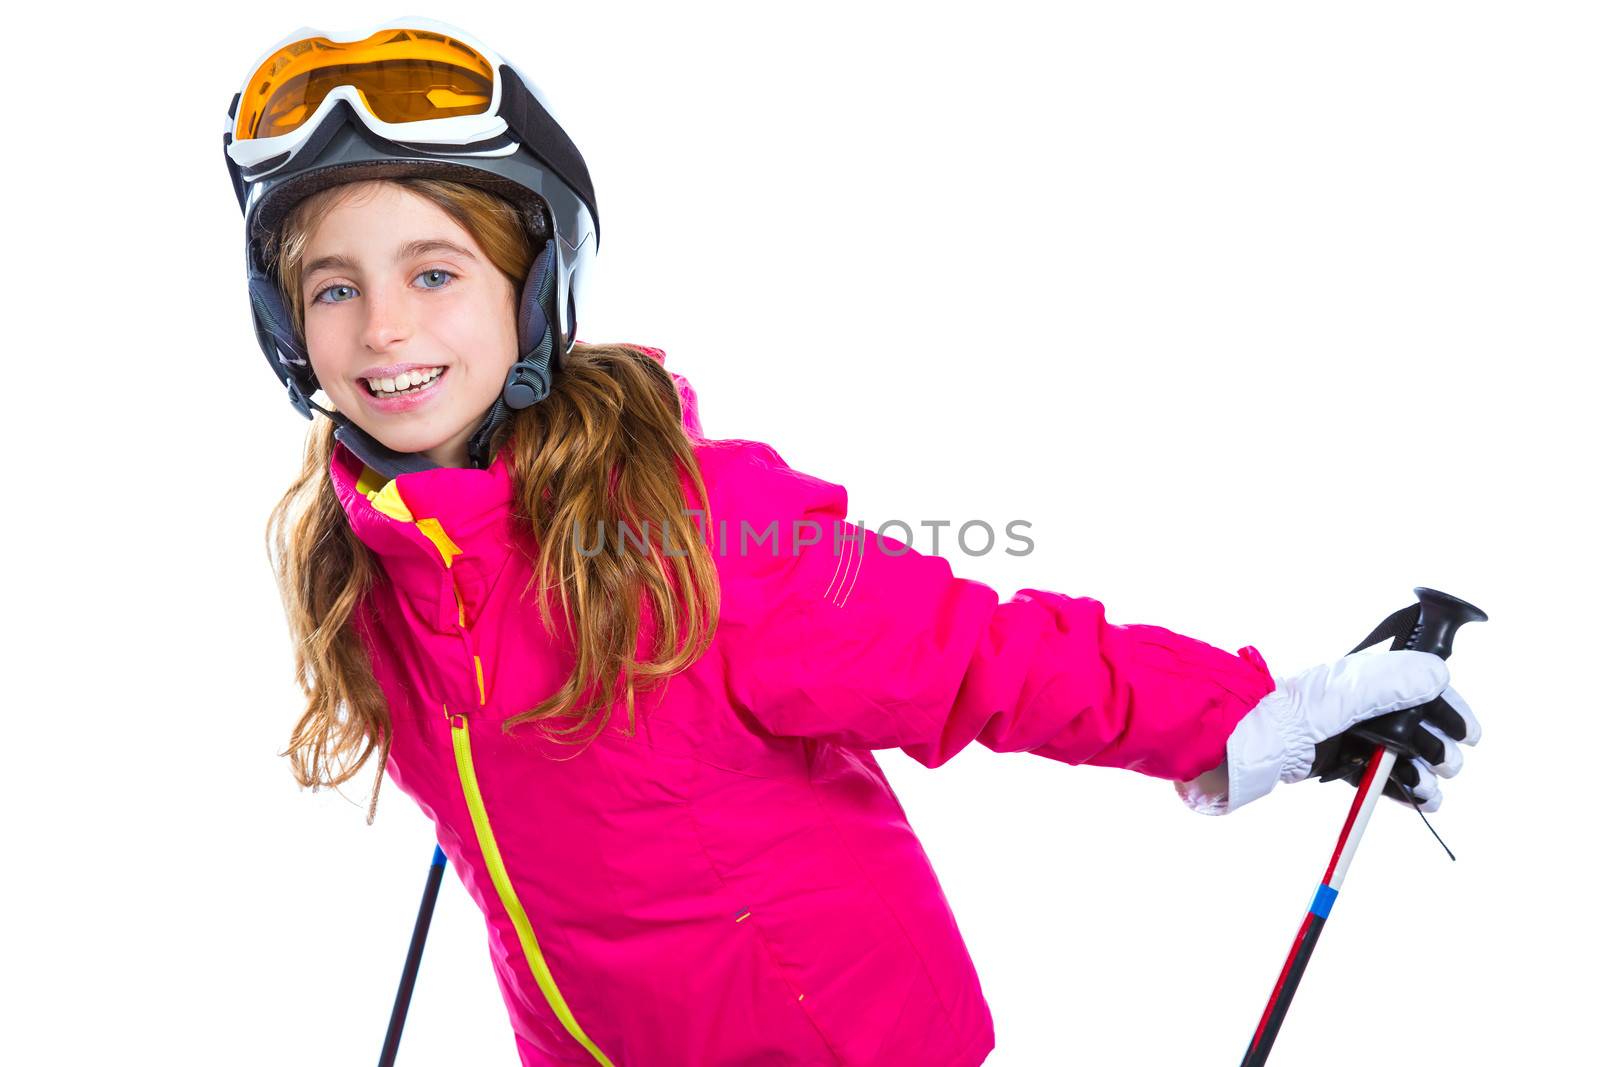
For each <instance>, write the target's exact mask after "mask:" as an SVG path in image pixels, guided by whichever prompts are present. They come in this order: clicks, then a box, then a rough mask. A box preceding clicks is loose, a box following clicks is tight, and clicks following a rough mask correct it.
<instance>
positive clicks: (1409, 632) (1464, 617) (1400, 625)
mask: <svg viewBox="0 0 1600 1067" xmlns="http://www.w3.org/2000/svg"><path fill="white" fill-rule="evenodd" d="M1412 591H1413V592H1414V593H1416V595H1417V601H1418V602H1417V603H1416V604H1413V605H1411V606H1410V607H1408V608H1402V609H1401V610H1400V611H1397V612H1395V613H1394V614H1393V615H1391V616H1389V617H1388V618H1387V619H1385V620H1384V621H1383V622H1382V623H1380V624H1379V626H1378V628H1377V629H1376V630H1374V631H1372V633H1371V634H1369V635H1368V636H1367V639H1366V640H1365V641H1363V642H1361V644H1359V645H1357V646H1356V647H1355V648H1353V649H1351V650H1350V653H1351V654H1354V653H1356V652H1359V651H1361V650H1362V649H1363V648H1366V647H1368V646H1369V645H1373V644H1376V643H1377V642H1378V641H1380V640H1382V639H1383V638H1385V637H1393V638H1394V643H1393V644H1392V645H1391V646H1390V648H1391V650H1394V649H1416V650H1418V651H1422V652H1431V653H1433V654H1434V655H1436V656H1438V657H1439V658H1440V659H1449V658H1450V651H1451V646H1452V644H1453V642H1454V640H1455V633H1456V631H1457V630H1458V629H1460V628H1461V627H1462V626H1463V625H1464V624H1466V623H1469V622H1485V621H1487V620H1488V618H1489V616H1488V615H1485V614H1484V613H1483V612H1482V611H1480V610H1479V609H1477V608H1475V607H1473V606H1472V605H1471V604H1468V603H1467V602H1466V601H1465V600H1460V599H1458V598H1456V597H1453V596H1451V595H1450V594H1449V593H1441V592H1439V591H1438V590H1436V589H1428V588H1426V587H1424V586H1418V587H1417V588H1416V589H1414V590H1412ZM1430 703H1431V701H1430ZM1427 706H1428V705H1427V704H1421V705H1418V706H1417V707H1413V708H1402V709H1401V710H1399V711H1394V712H1390V713H1389V714H1387V715H1380V716H1378V717H1377V718H1374V719H1372V720H1369V721H1368V722H1366V723H1361V724H1358V725H1357V726H1356V727H1354V728H1352V730H1351V732H1352V733H1354V734H1356V735H1357V736H1359V737H1362V738H1365V739H1368V740H1372V741H1374V742H1376V747H1375V748H1374V749H1373V751H1372V755H1371V756H1370V757H1369V758H1368V760H1367V769H1366V772H1365V773H1364V774H1363V775H1362V777H1361V783H1360V785H1358V786H1357V787H1356V797H1355V800H1354V801H1353V802H1352V803H1351V805H1350V813H1349V814H1348V815H1346V816H1345V820H1344V827H1343V828H1342V829H1341V830H1340V831H1339V840H1338V843H1337V844H1335V845H1334V848H1333V858H1332V859H1331V860H1329V862H1328V869H1327V870H1326V871H1325V872H1324V873H1323V876H1322V881H1321V883H1320V884H1319V885H1318V886H1317V891H1316V893H1315V894H1314V895H1313V896H1312V898H1311V905H1310V907H1309V908H1308V909H1307V910H1306V917H1305V919H1304V920H1302V921H1301V923H1300V929H1299V930H1298V931H1297V932H1296V934H1295V937H1294V943H1293V944H1292V945H1291V946H1290V949H1289V958H1288V959H1287V960H1285V961H1284V964H1283V969H1282V970H1281V971H1280V972H1279V973H1278V982H1277V984H1276V985H1275V986H1273V988H1272V995H1271V997H1269V998H1268V999H1267V1006H1266V1010H1264V1011H1263V1012H1262V1013H1261V1021H1260V1022H1259V1023H1257V1024H1256V1032H1255V1034H1254V1036H1252V1037H1251V1039H1250V1047H1249V1048H1248V1049H1247V1050H1246V1051H1245V1055H1244V1060H1243V1061H1242V1062H1241V1063H1240V1067H1262V1065H1263V1064H1265V1063H1266V1062H1267V1053H1269V1052H1271V1051H1272V1043H1273V1041H1274V1040H1275V1039H1276V1038H1277V1036H1278V1028H1279V1027H1281V1026H1282V1025H1283V1020H1284V1017H1285V1016H1286V1015H1287V1014H1288V1012H1289V1002H1290V1001H1291V1000H1293V999H1294V992H1295V989H1296V988H1298V987H1299V985H1300V978H1301V976H1302V975H1304V974H1305V970H1306V964H1307V963H1308V962H1309V961H1310V959H1311V950H1312V949H1314V948H1316V945H1317V937H1318V936H1319V935H1320V934H1321V933H1322V927H1323V925H1324V924H1325V923H1326V922H1327V921H1328V912H1329V911H1330V910H1332V908H1333V901H1334V898H1335V897H1337V896H1338V895H1339V887H1340V886H1341V885H1343V884H1344V876H1345V873H1346V872H1347V871H1348V870H1349V869H1350V861H1351V860H1352V859H1353V858H1354V857H1355V853H1356V846H1357V845H1358V844H1360V842H1361V835H1362V834H1363V833H1365V832H1366V829H1367V821H1368V820H1369V819H1371V818H1372V812H1373V810H1374V809H1375V808H1376V807H1377V803H1378V798H1379V797H1381V796H1383V787H1384V784H1385V783H1387V782H1388V780H1389V772H1390V771H1391V770H1392V769H1393V767H1394V765H1395V761H1396V760H1397V759H1398V758H1399V757H1400V756H1401V755H1405V756H1407V757H1408V758H1409V757H1411V756H1415V755H1417V753H1416V752H1414V751H1412V750H1411V748H1410V745H1409V744H1408V743H1407V741H1406V740H1405V739H1406V738H1407V737H1409V736H1411V734H1412V731H1413V729H1414V728H1415V727H1416V724H1417V722H1418V721H1419V720H1420V719H1422V718H1423V717H1424V715H1423V712H1424V710H1425V709H1426V708H1427ZM1327 780H1329V777H1328V776H1324V778H1323V781H1327ZM1413 803H1414V802H1413Z"/></svg>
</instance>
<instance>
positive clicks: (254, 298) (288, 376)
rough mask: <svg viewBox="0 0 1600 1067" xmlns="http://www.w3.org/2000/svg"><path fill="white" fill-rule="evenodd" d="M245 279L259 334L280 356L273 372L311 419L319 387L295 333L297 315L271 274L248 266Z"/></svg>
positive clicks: (294, 401) (303, 345) (290, 396)
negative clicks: (295, 317)
mask: <svg viewBox="0 0 1600 1067" xmlns="http://www.w3.org/2000/svg"><path fill="white" fill-rule="evenodd" d="M245 276H246V280H247V282H248V284H249V287H250V306H251V307H252V308H253V309H254V310H255V313H256V334H257V336H258V337H259V338H260V339H261V340H262V341H263V342H265V343H267V345H266V346H267V347H270V349H271V351H272V352H274V353H275V354H276V357H277V358H276V362H275V363H274V364H273V367H272V369H273V370H274V371H275V372H276V373H277V375H278V377H279V379H281V380H282V381H283V383H284V385H286V386H288V388H289V401H290V403H292V404H293V405H294V407H295V410H296V411H299V412H300V414H302V415H304V416H305V417H306V418H308V419H309V418H311V408H310V397H311V394H313V393H315V392H316V391H317V389H318V388H319V386H318V384H317V375H316V373H315V372H314V371H313V370H312V369H311V358H310V357H309V356H307V355H306V346H305V344H304V343H303V342H302V341H301V340H300V336H299V335H298V334H297V333H295V329H294V316H293V315H292V314H291V313H290V311H289V307H288V305H287V304H285V303H284V300H283V293H282V292H281V291H280V290H279V289H278V284H277V283H276V282H274V281H273V280H272V278H271V276H270V275H267V274H264V273H262V272H261V271H259V270H256V269H255V268H254V267H247V268H246V275H245ZM269 362H271V361H270V360H269Z"/></svg>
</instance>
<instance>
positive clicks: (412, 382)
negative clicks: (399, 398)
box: [362, 367, 444, 394]
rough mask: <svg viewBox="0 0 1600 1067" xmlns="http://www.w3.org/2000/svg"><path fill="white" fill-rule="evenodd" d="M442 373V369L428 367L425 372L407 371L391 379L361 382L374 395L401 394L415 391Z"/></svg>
mask: <svg viewBox="0 0 1600 1067" xmlns="http://www.w3.org/2000/svg"><path fill="white" fill-rule="evenodd" d="M443 373H444V368H443V367H429V368H428V369H427V370H413V371H407V372H406V373H404V374H401V375H398V376H396V377H393V378H364V379H362V380H363V381H365V382H366V383H367V388H368V389H370V390H372V392H374V393H380V394H381V393H403V392H405V391H406V390H408V389H416V388H419V387H421V386H424V385H427V384H428V383H429V382H431V381H433V380H434V379H435V378H437V377H438V376H439V375H441V374H443Z"/></svg>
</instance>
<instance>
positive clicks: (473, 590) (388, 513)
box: [328, 345, 704, 633]
mask: <svg viewBox="0 0 1600 1067" xmlns="http://www.w3.org/2000/svg"><path fill="white" fill-rule="evenodd" d="M630 347H633V348H636V349H638V350H639V351H641V352H643V353H645V354H646V355H648V356H650V357H651V358H652V359H654V360H656V361H657V362H658V363H661V364H662V365H663V366H665V365H666V353H665V352H663V351H662V350H661V349H659V348H650V347H647V346H645V345H632V346H630ZM668 373H670V374H671V376H672V381H673V384H674V385H675V386H676V387H677V390H678V398H679V400H680V401H681V406H682V409H683V425H684V429H685V430H686V431H688V433H689V435H690V437H691V438H694V439H695V440H703V439H704V431H703V430H702V429H701V426H700V412H699V402H698V398H697V397H696V396H695V392H694V388H693V386H691V385H690V384H689V382H688V379H686V378H684V377H682V376H681V375H679V374H676V373H672V372H668ZM368 440H370V439H368ZM374 445H375V442H374ZM505 457H506V453H505V451H504V450H502V451H501V452H500V454H499V455H497V456H496V457H495V458H494V462H493V463H491V464H490V465H489V467H488V468H487V469H486V470H479V469H477V468H475V467H432V468H430V469H426V470H411V471H405V472H403V473H400V474H396V475H395V476H394V477H393V478H390V477H388V476H387V475H384V474H380V473H379V472H378V471H376V470H374V469H373V468H372V467H371V466H369V465H368V463H367V462H366V461H364V460H363V459H362V458H361V457H360V456H359V455H358V454H357V453H356V452H355V451H353V450H352V449H351V448H350V446H349V445H348V444H347V443H346V441H345V438H344V435H336V436H335V438H334V446H333V455H332V457H331V458H330V460H329V463H328V466H329V474H330V475H331V477H332V480H333V488H334V492H335V494H336V495H337V496H338V498H339V503H340V505H342V506H343V508H344V510H345V514H346V515H348V516H349V517H350V526H351V528H352V529H353V530H354V531H355V534H356V536H357V537H358V538H360V539H361V541H362V543H363V544H365V545H366V546H367V547H368V548H370V549H372V551H373V552H374V553H375V554H376V555H377V556H378V557H379V559H380V560H381V561H382V563H383V569H384V572H385V573H386V574H387V575H388V577H389V579H390V581H391V582H392V583H393V584H394V585H395V587H396V588H397V589H398V590H399V593H400V595H401V597H402V598H403V599H404V600H405V602H406V603H407V604H409V605H410V607H411V610H412V611H414V612H415V613H416V615H417V616H418V617H419V618H420V619H422V620H424V621H425V622H426V623H427V624H428V625H429V626H430V627H432V628H433V629H435V630H437V631H438V632H440V633H455V632H456V630H457V628H458V626H459V625H467V626H470V625H472V624H473V623H475V622H476V621H477V618H478V613H479V612H480V611H481V609H482V607H483V603H484V601H485V599H487V597H488V594H489V591H490V589H491V588H492V587H493V584H494V580H495V578H496V576H498V575H499V573H500V572H501V570H502V569H503V568H504V567H505V564H506V561H507V560H508V559H509V558H510V556H511V553H512V552H513V551H514V549H515V546H516V539H517V534H516V531H515V527H514V524H513V521H512V512H513V499H512V498H513V496H514V490H515V487H514V486H513V484H512V480H511V472H510V469H509V468H508V467H507V466H506V458H505ZM458 597H459V599H458Z"/></svg>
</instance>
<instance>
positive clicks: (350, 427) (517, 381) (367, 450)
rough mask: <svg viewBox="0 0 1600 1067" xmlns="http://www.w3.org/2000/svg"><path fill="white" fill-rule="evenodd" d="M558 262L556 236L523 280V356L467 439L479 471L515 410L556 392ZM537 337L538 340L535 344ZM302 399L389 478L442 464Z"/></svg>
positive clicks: (342, 440) (519, 332)
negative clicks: (388, 443)
mask: <svg viewBox="0 0 1600 1067" xmlns="http://www.w3.org/2000/svg"><path fill="white" fill-rule="evenodd" d="M554 265H555V239H554V238H551V239H550V240H549V241H547V242H545V246H544V249H543V251H541V252H540V253H539V255H538V257H537V258H536V259H535V260H534V261H533V267H532V268H531V269H530V270H529V271H528V280H527V282H526V284H524V285H523V288H522V299H521V301H520V302H519V304H518V308H517V349H518V351H519V352H521V353H522V356H521V358H520V359H518V360H517V362H515V363H513V364H512V365H511V369H510V370H509V371H508V372H507V373H506V381H505V385H504V386H503V387H501V389H500V395H499V396H497V397H495V401H494V403H493V404H492V405H491V406H490V407H489V410H488V411H487V412H486V413H485V414H484V416H483V419H482V421H481V422H479V423H478V428H477V429H476V430H474V431H473V434H472V437H471V438H470V439H469V440H468V442H467V458H468V461H469V462H470V463H471V465H472V466H473V467H476V468H477V469H479V470H485V469H487V468H488V466H489V464H490V463H492V462H493V461H494V457H493V456H492V455H490V454H489V442H490V440H491V439H492V438H493V437H494V433H495V431H496V430H498V429H499V428H500V427H501V425H503V424H504V423H505V421H506V420H507V419H508V418H510V417H511V413H512V412H513V411H520V410H522V409H523V408H526V407H532V406H533V405H534V404H537V403H538V402H539V401H541V400H543V399H544V398H545V397H547V396H549V395H550V379H551V371H550V362H551V360H550V355H551V352H552V351H553V349H554V348H555V331H554V329H553V328H552V326H551V324H552V323H553V322H554V321H555V319H554V318H553V316H552V314H551V312H552V311H553V310H554V309H553V306H552V301H553V297H554V295H555V269H554ZM532 338H538V340H537V342H535V343H533V344H532V345H531V346H530V344H529V342H530V339H532ZM291 388H292V387H291ZM298 400H303V401H304V402H305V404H306V405H307V406H308V407H311V408H315V409H316V410H317V411H320V412H322V413H323V414H324V415H326V416H327V417H328V418H330V419H332V420H333V421H334V422H336V423H338V424H339V428H338V429H336V430H334V431H333V438H334V440H335V441H338V442H339V443H340V444H342V445H344V446H345V447H346V448H348V449H349V450H350V451H351V452H354V453H355V454H356V456H357V457H359V458H360V459H361V461H362V462H363V463H365V464H366V465H367V466H369V467H371V468H372V469H373V470H375V471H377V472H378V473H379V474H381V475H383V476H384V477H385V478H394V477H396V476H397V475H401V474H410V473H412V472H414V471H425V470H434V469H436V468H438V466H439V464H437V463H435V462H434V461H433V460H431V459H429V458H428V456H427V454H426V453H424V452H396V451H395V450H394V449H392V448H389V447H387V446H386V445H384V444H383V443H382V442H380V441H378V440H377V439H376V438H374V437H373V436H372V435H371V434H369V433H367V432H366V431H365V430H363V429H362V428H361V427H359V426H357V425H356V424H355V423H353V422H351V421H350V419H348V418H347V417H346V416H345V415H343V414H342V413H340V412H337V411H329V410H328V409H327V408H324V407H323V406H322V405H320V404H317V403H316V402H314V401H313V400H311V399H310V398H309V397H305V396H303V395H301V396H300V397H298ZM308 414H309V413H308Z"/></svg>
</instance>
